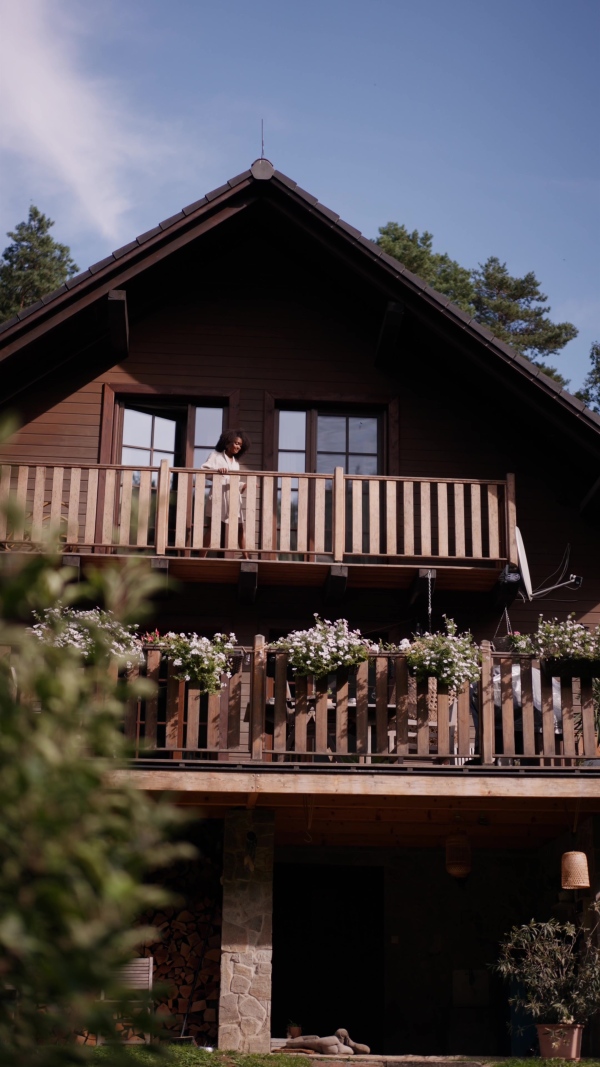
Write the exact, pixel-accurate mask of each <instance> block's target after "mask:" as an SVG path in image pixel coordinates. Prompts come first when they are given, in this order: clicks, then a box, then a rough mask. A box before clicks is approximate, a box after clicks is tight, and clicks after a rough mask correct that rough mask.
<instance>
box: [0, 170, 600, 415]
mask: <svg viewBox="0 0 600 1067" xmlns="http://www.w3.org/2000/svg"><path fill="white" fill-rule="evenodd" d="M248 180H251V181H252V182H260V183H261V184H262V182H263V181H267V182H269V181H275V182H277V183H279V184H280V185H282V186H283V187H284V188H285V189H287V190H288V191H289V193H291V194H292V195H294V196H297V197H298V198H299V199H300V200H303V201H304V202H306V204H307V205H308V208H309V210H310V209H314V210H316V211H317V212H318V213H319V214H320V215H322V216H324V218H326V219H327V220H328V222H329V223H330V224H333V225H334V226H335V227H336V228H337V229H339V230H341V231H342V233H344V234H345V235H346V237H347V238H349V239H350V240H352V241H354V242H356V243H357V244H359V245H360V246H361V247H362V248H363V249H364V250H366V251H368V252H369V253H370V254H371V255H372V256H373V257H376V258H377V259H378V260H380V261H381V262H382V263H383V264H384V265H385V267H386V268H387V269H388V270H390V271H393V273H394V275H395V276H396V277H397V278H402V279H404V280H405V281H408V282H409V284H410V285H411V286H413V287H414V289H415V290H417V291H418V290H420V291H421V292H422V293H423V294H424V295H425V294H426V295H427V297H428V298H430V299H432V300H433V302H434V303H435V304H437V305H438V306H439V307H441V308H443V310H444V311H446V312H449V313H450V315H451V316H452V317H453V318H454V319H457V320H459V321H460V322H461V324H462V325H463V327H465V328H468V329H470V330H472V331H473V332H474V333H476V334H477V335H478V336H479V337H480V338H481V339H482V340H484V341H485V342H486V344H487V345H488V346H490V345H491V346H493V348H494V350H496V351H497V352H498V353H499V354H500V355H502V356H504V357H505V358H508V359H511V360H512V361H513V363H514V364H516V365H518V366H519V367H520V368H521V369H522V370H523V371H525V373H526V374H527V375H528V377H529V378H530V380H531V381H533V382H537V383H538V384H539V385H540V387H542V388H543V389H544V390H545V391H548V390H552V391H554V393H555V394H556V398H559V397H560V398H562V399H563V400H564V401H565V403H567V404H568V405H569V406H570V407H571V408H573V409H574V411H575V412H576V413H577V416H578V417H581V416H582V415H585V416H586V417H588V418H589V419H590V420H591V421H592V422H593V423H595V424H597V425H598V426H599V427H600V415H598V414H597V413H596V412H595V411H593V410H592V409H591V408H589V407H588V406H587V405H586V404H585V402H584V401H582V400H579V398H578V397H575V396H573V394H572V393H570V392H569V391H568V390H567V389H566V388H565V387H564V386H561V385H559V383H558V382H556V381H555V380H554V379H553V378H550V377H549V376H548V375H547V374H544V372H543V371H542V370H541V369H540V368H539V367H536V365H535V364H534V363H532V361H531V360H529V359H527V357H526V356H522V355H521V354H520V353H519V352H517V350H516V349H514V348H512V346H511V345H508V344H506V342H505V341H501V340H500V338H498V337H496V336H495V334H494V333H493V332H492V331H491V330H490V329H489V328H488V327H487V326H484V325H483V324H482V323H480V322H478V321H477V319H475V318H474V317H473V316H472V315H470V314H469V313H468V312H465V311H463V310H462V308H460V307H458V305H457V304H455V303H453V301H452V300H450V298H449V297H447V296H446V295H445V294H443V293H439V292H438V291H437V290H436V289H434V288H433V286H431V285H429V284H428V283H427V282H426V281H424V279H423V278H421V277H419V275H417V274H413V272H412V271H410V270H409V269H408V268H407V267H405V266H404V264H403V263H402V262H401V261H400V260H398V259H395V258H394V257H393V256H390V255H389V253H387V252H384V251H383V249H382V248H381V247H380V246H379V245H378V244H377V243H376V241H374V240H372V239H371V238H370V237H365V235H364V234H363V233H361V231H360V230H358V229H356V227H355V226H352V225H350V223H348V222H345V221H344V220H343V219H342V218H340V216H339V215H338V214H337V212H335V211H333V210H332V209H331V208H328V207H326V206H325V205H324V204H322V203H321V202H320V201H319V200H318V198H317V197H315V196H313V195H312V193H308V192H307V191H306V190H305V189H303V188H302V187H301V186H299V185H298V183H297V182H295V181H294V179H293V178H290V177H288V175H287V174H284V173H283V172H282V171H279V170H276V169H275V167H274V166H273V164H272V163H271V162H270V160H268V159H264V158H262V157H261V158H260V159H257V160H255V161H254V163H253V164H252V166H251V167H250V168H248V169H247V170H245V171H241V173H240V174H237V175H235V177H233V178H230V179H229V180H228V181H227V182H225V183H224V184H223V185H220V186H217V188H216V189H212V190H211V191H210V192H208V193H206V194H205V195H204V196H203V197H201V198H200V199H199V200H196V201H194V202H193V203H192V204H188V205H187V206H186V207H183V208H182V209H181V211H179V212H177V213H176V214H175V215H171V216H170V217H169V218H167V219H164V220H163V221H162V222H159V223H158V224H157V225H156V226H154V227H152V229H150V230H147V231H146V232H145V233H143V234H140V235H139V236H138V237H136V238H135V239H134V240H133V241H130V242H129V243H128V244H126V245H123V246H122V247H121V248H118V249H116V251H114V252H111V253H110V255H108V256H106V257H105V258H104V259H101V260H99V261H98V262H97V263H93V264H92V265H91V266H90V267H88V269H87V270H85V271H82V272H81V273H80V274H77V275H76V276H75V277H74V278H70V279H69V280H68V281H67V282H65V283H64V285H61V286H60V288H59V289H56V290H54V292H52V293H48V294H47V295H46V296H44V297H42V299H41V300H38V301H36V302H35V303H34V304H31V305H30V306H29V307H27V308H24V309H23V310H22V311H20V312H19V313H18V314H17V315H14V316H12V318H10V319H7V321H6V322H3V323H0V335H1V334H3V333H5V332H6V331H7V330H9V329H10V328H12V327H13V326H15V325H17V324H18V323H20V322H22V321H23V320H24V319H26V318H28V317H29V316H30V315H31V314H33V313H34V312H35V311H37V310H39V309H40V308H42V307H47V306H48V305H49V304H51V303H52V302H53V301H54V300H56V299H58V297H60V296H63V295H64V293H65V291H71V290H73V289H74V288H76V287H77V286H78V285H80V284H81V282H83V281H86V280H87V279H89V278H90V277H93V276H94V275H95V274H97V273H99V272H100V271H101V270H103V269H104V268H105V267H107V266H110V265H112V264H113V263H117V262H118V261H119V259H121V258H122V257H123V256H125V255H127V254H128V253H129V252H132V251H133V250H134V249H139V248H141V247H143V245H144V244H146V243H147V242H148V241H150V240H151V239H152V238H153V237H156V236H158V234H164V233H167V232H168V230H169V229H170V228H171V227H172V226H175V225H176V224H177V223H179V222H181V221H182V220H183V219H184V218H189V216H190V215H192V214H194V212H195V211H197V210H199V209H200V208H202V207H205V206H206V205H207V204H210V203H212V202H213V201H214V200H216V199H218V198H219V197H220V196H223V195H225V194H226V193H229V192H232V191H233V190H234V189H235V188H236V187H237V186H239V185H240V184H242V183H243V182H244V181H248Z"/></svg>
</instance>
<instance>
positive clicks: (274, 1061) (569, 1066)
mask: <svg viewBox="0 0 600 1067" xmlns="http://www.w3.org/2000/svg"><path fill="white" fill-rule="evenodd" d="M127 1051H128V1055H129V1056H130V1057H131V1064H132V1067H134V1065H136V1064H138V1063H139V1064H145V1065H147V1067H150V1065H151V1064H154V1065H156V1067H159V1065H160V1067H163V1065H164V1067H200V1065H202V1067H308V1065H309V1064H310V1062H311V1059H312V1057H308V1056H291V1057H290V1056H289V1055H287V1054H284V1055H277V1053H271V1054H270V1055H258V1054H253V1055H242V1054H241V1053H239V1054H238V1053H237V1052H218V1051H215V1052H206V1051H205V1050H204V1049H201V1048H177V1047H175V1046H169V1045H161V1046H159V1049H158V1051H160V1056H159V1057H158V1058H157V1056H156V1055H155V1054H153V1053H152V1052H151V1051H149V1049H148V1048H146V1047H145V1046H141V1047H138V1048H131V1049H128V1050H127ZM381 1058H382V1059H385V1058H386V1057H385V1056H382V1057H381ZM440 1059H443V1057H440ZM456 1059H461V1060H462V1062H467V1061H468V1062H469V1063H471V1064H473V1067H475V1065H476V1064H484V1065H485V1067H493V1065H494V1063H497V1064H498V1065H499V1067H573V1061H572V1060H559V1059H552V1060H541V1059H536V1058H534V1057H532V1058H531V1059H498V1060H494V1058H493V1057H492V1056H486V1057H483V1056H482V1057H477V1056H465V1057H464V1059H463V1058H462V1057H456ZM91 1062H92V1063H93V1064H96V1063H98V1067H100V1065H101V1064H102V1065H105V1067H110V1063H111V1050H110V1048H106V1047H103V1048H99V1049H95V1050H94V1052H93V1054H92V1060H91ZM351 1063H352V1061H351V1060H348V1067H351ZM581 1063H582V1064H583V1065H584V1067H600V1060H581ZM451 1065H452V1061H451V1060H450V1059H449V1060H448V1067H451Z"/></svg>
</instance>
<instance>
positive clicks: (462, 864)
mask: <svg viewBox="0 0 600 1067" xmlns="http://www.w3.org/2000/svg"><path fill="white" fill-rule="evenodd" d="M446 870H447V872H448V874H450V875H452V877H453V878H466V877H467V875H469V874H470V873H471V843H470V841H469V838H468V837H467V835H466V834H451V835H450V837H447V838H446Z"/></svg>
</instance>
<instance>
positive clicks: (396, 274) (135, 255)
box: [0, 159, 600, 432]
mask: <svg viewBox="0 0 600 1067" xmlns="http://www.w3.org/2000/svg"><path fill="white" fill-rule="evenodd" d="M248 193H250V197H248V195H247V194H248ZM273 194H276V195H278V196H280V197H281V196H283V197H284V198H287V199H288V200H289V201H291V202H293V203H294V205H295V206H296V208H297V209H299V210H300V212H304V213H305V214H306V215H307V216H309V215H310V216H312V218H313V220H315V221H317V222H319V223H320V224H321V225H325V226H326V227H327V228H328V230H329V232H330V235H331V238H332V239H334V238H337V239H338V240H341V241H342V242H346V244H347V245H348V246H349V247H350V248H352V249H353V251H354V252H357V251H358V252H359V253H360V254H362V256H363V257H364V260H365V261H367V262H368V264H370V266H371V268H372V269H374V270H375V272H377V271H381V272H382V273H383V274H385V275H386V276H387V279H388V280H389V281H390V282H393V281H396V282H399V283H400V288H401V292H399V293H398V296H399V298H400V299H402V297H403V296H404V297H406V296H408V295H410V297H411V299H412V300H413V305H414V301H415V300H416V301H418V302H420V303H423V304H426V305H427V306H428V307H429V308H430V309H431V310H432V311H433V313H434V315H435V314H437V315H438V316H440V317H442V318H443V319H445V320H446V322H447V323H450V324H452V325H453V326H454V327H455V328H458V329H460V330H461V331H463V332H464V335H465V338H470V339H472V340H473V341H475V342H476V343H478V344H479V345H480V346H483V347H484V348H485V349H487V350H488V351H489V352H490V353H491V354H492V356H493V357H495V358H496V359H497V360H498V361H499V363H502V364H504V365H505V366H508V367H510V368H512V371H513V372H516V373H517V374H518V375H520V376H521V378H524V379H526V380H528V381H529V382H531V383H532V384H533V385H534V386H535V387H536V389H537V390H539V393H541V394H545V396H546V397H547V398H548V400H549V401H550V402H552V401H557V402H558V403H559V405H560V407H561V408H563V410H565V411H566V412H568V413H570V415H571V416H575V418H577V419H578V420H580V422H582V423H583V424H585V425H587V427H588V428H590V429H593V430H595V431H596V432H600V415H597V414H596V413H595V412H593V411H591V410H590V409H589V408H587V407H586V405H585V404H584V403H583V401H581V400H579V399H577V397H574V396H573V395H572V394H571V393H569V392H568V390H567V389H565V388H563V387H562V386H560V385H559V384H558V383H557V382H555V381H554V380H553V379H552V378H549V377H548V376H547V375H545V374H544V373H543V372H542V371H541V370H540V369H539V368H538V367H536V366H535V365H534V364H533V363H531V362H530V361H529V360H528V359H526V358H525V357H523V356H521V355H520V354H519V353H518V352H516V351H515V349H513V348H511V346H510V345H507V344H505V343H504V342H503V341H500V340H498V338H496V337H494V335H493V333H492V332H491V331H490V330H488V329H487V327H485V326H482V325H481V324H480V323H479V322H477V321H476V319H474V318H473V317H472V316H470V315H469V314H467V313H465V312H464V311H462V310H461V309H460V308H458V307H457V306H456V305H455V304H453V303H452V301H451V300H450V299H449V298H448V297H447V296H444V295H443V294H441V293H438V292H437V291H436V290H435V289H433V288H432V287H431V286H430V285H428V284H427V283H426V282H425V281H423V279H422V278H419V277H418V276H417V275H416V274H413V273H412V272H411V271H409V270H407V268H406V267H404V266H403V265H402V264H401V263H400V262H399V261H398V260H397V259H394V258H393V257H392V256H390V255H388V254H387V253H386V252H384V251H383V250H382V249H381V248H380V247H379V245H377V244H375V242H373V241H371V240H369V239H368V238H367V237H364V236H363V234H362V233H360V231H359V230H357V229H356V228H355V227H354V226H351V225H349V223H347V222H344V220H343V219H341V218H340V216H339V215H337V214H336V213H335V212H334V211H331V210H330V208H328V207H325V206H324V205H323V204H320V203H319V201H318V200H317V198H316V197H315V196H312V195H311V194H310V193H308V192H307V191H306V190H305V189H302V188H301V187H300V186H299V185H298V184H297V183H296V182H295V181H293V180H292V179H291V178H288V177H287V176H286V175H285V174H282V173H281V172H280V171H277V170H275V169H274V167H273V165H272V164H271V163H270V162H269V161H268V160H266V159H258V160H256V161H255V162H254V163H253V164H252V166H251V167H250V168H249V169H248V170H246V171H243V172H242V173H241V174H238V175H237V176H236V177H234V178H231V179H229V181H227V182H226V183H225V184H224V185H221V186H219V187H218V188H217V189H213V190H212V191H211V192H209V193H207V194H206V195H205V196H203V197H202V198H201V199H200V200H197V201H195V203H193V204H189V205H188V206H187V207H184V208H183V209H182V210H181V211H179V212H178V213H177V214H175V215H172V216H171V217H170V218H168V219H165V220H164V221H163V222H160V223H159V224H158V225H157V226H155V227H154V228H153V229H151V230H148V231H147V232H146V233H143V234H140V236H139V237H136V238H135V240H133V241H130V242H129V244H126V245H123V247H122V248H118V249H117V250H116V251H115V252H112V253H111V255H109V256H106V258H105V259H102V260H100V261H99V262H98V263H94V264H92V266H91V267H89V268H88V269H87V270H85V271H83V272H82V273H81V274H78V275H76V276H75V277H74V278H71V279H70V280H69V281H68V282H66V283H65V284H64V285H62V286H61V287H60V289H57V290H56V291H55V292H53V293H49V294H48V295H47V296H44V297H43V298H42V299H41V300H38V301H37V303H35V304H32V305H31V306H30V307H28V308H25V309H24V310H23V311H21V312H19V314H18V315H16V316H14V317H13V318H11V319H9V320H8V321H7V322H4V323H2V324H0V374H1V372H2V363H3V361H5V360H7V359H8V358H9V357H10V356H11V355H13V354H14V353H15V351H16V350H19V349H20V348H22V347H23V345H25V344H27V343H28V341H29V340H32V339H34V338H39V337H40V336H41V335H43V334H44V333H45V332H46V331H49V330H51V329H52V328H53V326H54V325H55V324H56V323H58V322H61V321H64V320H65V319H66V318H69V317H71V316H73V315H76V314H77V312H78V311H79V310H81V309H82V308H84V307H86V306H89V304H90V303H92V302H94V301H95V300H97V299H98V298H100V297H101V296H103V295H105V294H106V293H108V292H109V291H110V290H112V289H114V288H118V287H120V286H122V285H126V284H127V281H128V280H130V279H131V278H133V277H135V276H136V275H137V274H139V273H140V271H143V270H144V269H146V267H147V266H149V265H150V264H151V263H153V262H157V261H158V260H160V259H162V258H164V257H165V256H166V255H169V254H170V253H171V252H172V251H175V250H176V249H177V248H179V247H182V245H184V244H185V243H186V242H188V241H191V240H194V239H195V238H196V237H198V236H199V235H200V234H201V233H202V232H203V231H208V230H209V229H212V228H213V227H214V226H215V225H218V224H219V223H220V222H221V221H223V219H224V218H228V217H231V215H233V214H235V213H236V212H238V211H241V210H243V209H244V208H245V207H246V206H248V203H249V202H250V201H251V200H252V198H253V197H256V196H257V195H263V196H264V195H273ZM509 373H510V372H509Z"/></svg>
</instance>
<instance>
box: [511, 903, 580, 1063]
mask: <svg viewBox="0 0 600 1067" xmlns="http://www.w3.org/2000/svg"><path fill="white" fill-rule="evenodd" d="M592 909H593V911H594V912H595V913H596V914H598V913H599V911H600V908H599V906H598V905H597V904H594V905H592ZM596 927H597V922H596V925H595V926H594V927H593V929H591V930H582V929H578V928H577V927H576V926H575V925H574V924H573V923H571V922H565V923H559V922H558V921H557V920H556V919H549V920H548V922H535V921H534V920H533V919H532V920H531V922H529V923H526V924H525V925H523V926H513V928H512V930H511V931H510V933H509V934H508V935H507V937H506V938H505V939H504V941H503V942H502V943H501V945H500V958H499V960H498V963H497V964H496V965H495V970H496V971H497V972H498V973H499V974H500V975H501V976H502V977H503V978H504V979H505V980H507V981H510V980H513V979H514V980H515V982H516V992H514V993H513V994H512V996H510V997H509V1000H510V1002H511V1004H514V1005H515V1006H516V1007H518V1008H522V1009H525V1011H527V1012H528V1013H529V1014H530V1015H531V1016H532V1018H533V1019H534V1021H535V1023H536V1026H537V1031H538V1038H539V1042H540V1055H541V1056H542V1057H547V1058H552V1057H560V1058H561V1059H575V1060H577V1059H579V1057H580V1052H581V1035H582V1032H583V1027H584V1025H585V1023H586V1022H587V1021H588V1020H589V1019H590V1018H591V1016H592V1015H594V1014H595V1013H596V1012H597V1011H598V1008H599V1007H600V951H599V950H598V948H597V947H596V945H595V943H594V935H595V932H596Z"/></svg>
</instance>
